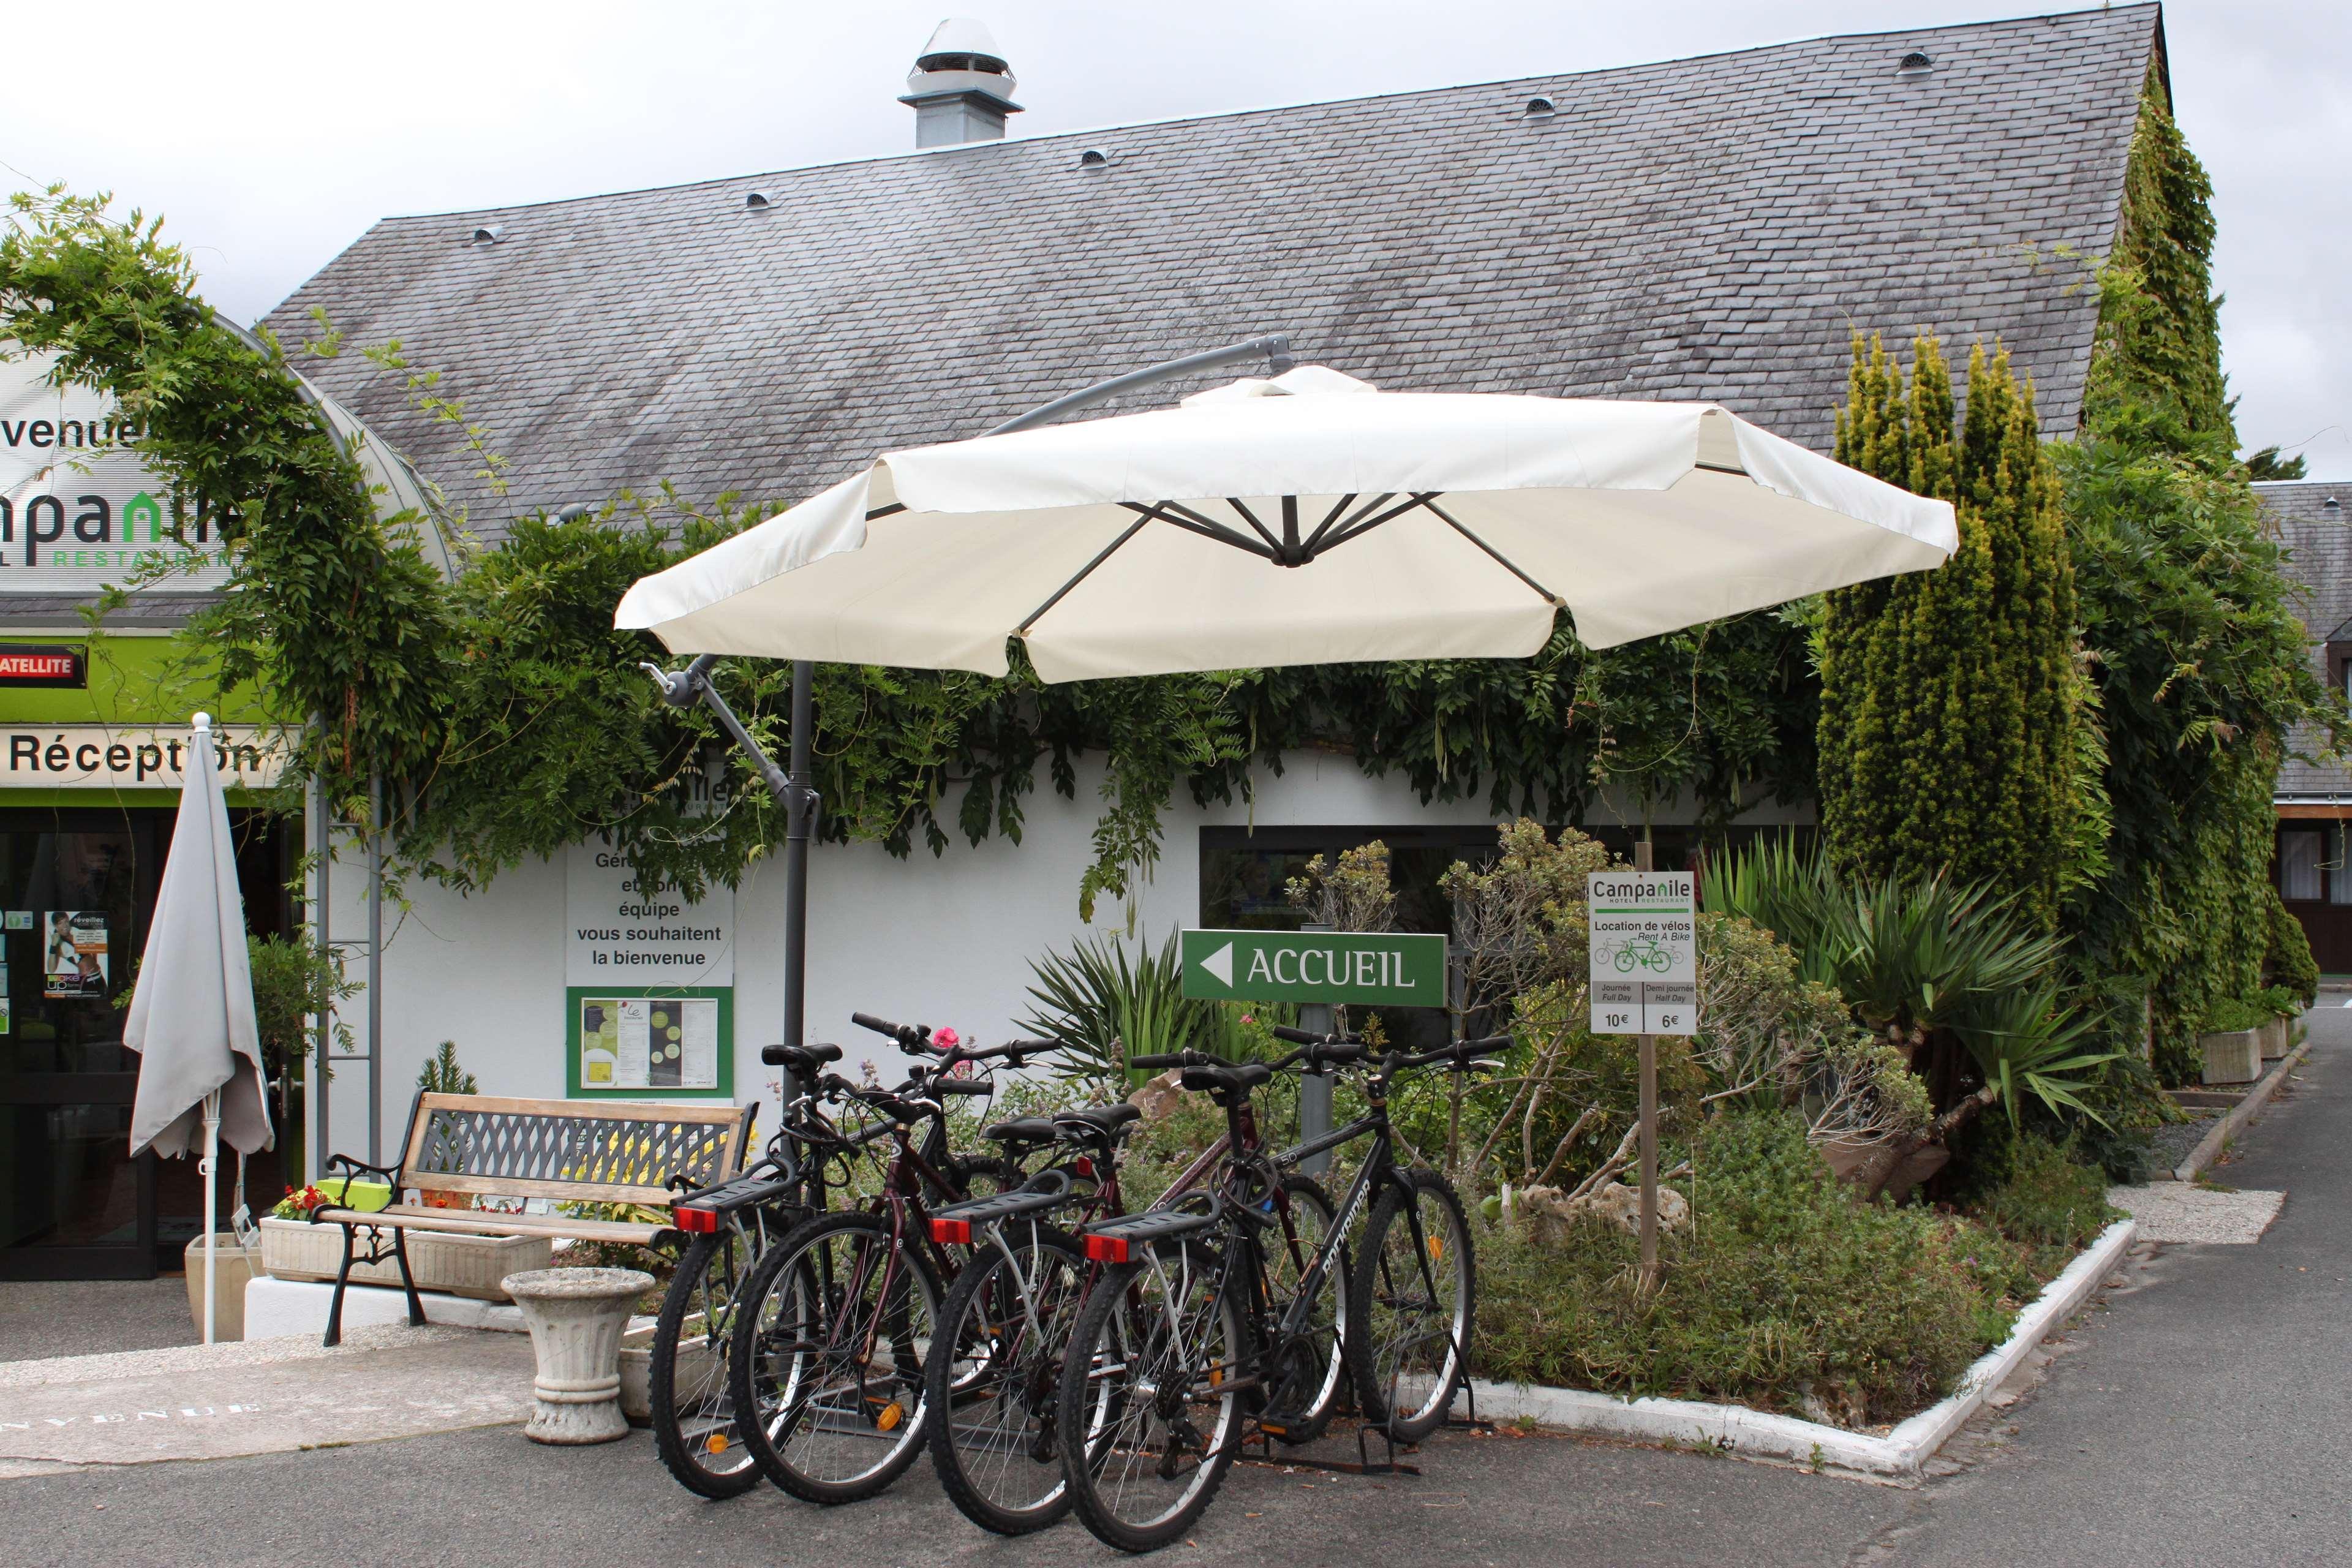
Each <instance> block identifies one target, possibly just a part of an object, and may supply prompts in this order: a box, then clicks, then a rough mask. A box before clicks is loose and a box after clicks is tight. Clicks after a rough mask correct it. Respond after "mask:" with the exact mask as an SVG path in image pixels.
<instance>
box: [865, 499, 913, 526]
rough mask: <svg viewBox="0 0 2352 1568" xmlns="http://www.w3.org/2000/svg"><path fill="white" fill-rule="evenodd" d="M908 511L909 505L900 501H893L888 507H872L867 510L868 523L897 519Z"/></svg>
mask: <svg viewBox="0 0 2352 1568" xmlns="http://www.w3.org/2000/svg"><path fill="white" fill-rule="evenodd" d="M904 510H907V503H906V502H905V501H898V500H894V501H892V502H891V503H890V504H889V505H888V506H877V507H870V508H868V509H867V510H866V521H868V522H872V521H875V520H876V519H877V518H884V517H896V516H898V514H899V513H900V512H902V511H904Z"/></svg>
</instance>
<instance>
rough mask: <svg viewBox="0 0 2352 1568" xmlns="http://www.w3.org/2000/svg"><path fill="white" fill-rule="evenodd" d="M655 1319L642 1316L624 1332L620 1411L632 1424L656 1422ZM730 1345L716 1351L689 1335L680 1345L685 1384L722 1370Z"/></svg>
mask: <svg viewBox="0 0 2352 1568" xmlns="http://www.w3.org/2000/svg"><path fill="white" fill-rule="evenodd" d="M653 1342H654V1321H653V1320H652V1319H651V1318H639V1319H637V1320H635V1322H634V1323H633V1324H632V1325H631V1327H630V1329H629V1331H628V1332H626V1333H625V1334H623V1335H622V1336H621V1414H622V1415H625V1416H627V1417H628V1418H629V1425H630V1426H652V1425H653V1423H654V1381H653V1378H654V1352H653ZM726 1353H727V1347H726V1346H725V1345H720V1346H719V1348H718V1350H717V1351H716V1352H713V1351H712V1350H711V1348H710V1346H709V1344H707V1343H705V1342H703V1341H702V1340H700V1339H688V1340H687V1341H686V1342H683V1343H682V1344H680V1345H679V1346H678V1347H677V1381H678V1384H679V1385H680V1386H681V1387H684V1388H700V1387H706V1386H708V1385H709V1381H710V1379H711V1378H712V1376H713V1375H715V1374H717V1375H723V1374H721V1373H720V1371H719V1361H720V1360H721V1359H722V1358H723V1357H724V1356H725V1355H726Z"/></svg>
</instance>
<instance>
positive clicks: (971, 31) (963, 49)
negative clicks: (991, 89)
mask: <svg viewBox="0 0 2352 1568" xmlns="http://www.w3.org/2000/svg"><path fill="white" fill-rule="evenodd" d="M915 68H916V69H917V70H926V71H934V70H971V71H987V72H989V73H990V74H992V75H994V76H1007V75H1010V74H1011V71H1012V68H1011V67H1010V66H1008V65H1006V64H1005V61H1004V56H1003V54H1002V53H1000V52H999V51H998V49H997V47H996V40H995V39H994V38H993V37H990V36H989V32H988V25H987V24H986V23H984V22H979V21H975V20H973V19H972V18H971V17H970V16H950V17H949V18H948V19H947V20H946V21H944V22H941V23H940V25H939V26H937V27H935V28H933V29H932V31H931V41H930V42H929V43H928V44H925V45H924V46H923V52H922V53H921V54H919V55H917V56H916V57H915Z"/></svg>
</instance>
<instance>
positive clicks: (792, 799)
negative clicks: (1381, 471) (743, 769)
mask: <svg viewBox="0 0 2352 1568" xmlns="http://www.w3.org/2000/svg"><path fill="white" fill-rule="evenodd" d="M1260 355H1264V356H1265V358H1266V359H1268V360H1269V361H1271V362H1272V364H1273V368H1274V372H1275V374H1277V375H1279V374H1282V373H1284V372H1285V371H1287V370H1288V369H1290V368H1291V363H1292V362H1291V357H1290V340H1289V338H1287V337H1286V336H1285V335H1284V334H1282V333H1280V332H1269V333H1266V334H1265V335H1262V336H1259V337H1255V338H1250V339H1248V340H1246V341H1244V342H1238V343H1230V344H1227V345H1226V346H1225V347H1223V348H1221V349H1211V350H1210V351H1209V352H1207V353H1197V354H1187V355H1185V356H1184V357H1183V358H1181V359H1171V360H1167V361H1163V362H1162V363H1159V364H1155V365H1150V366H1147V367H1146V368H1144V369H1142V370H1138V371H1130V372H1129V374H1125V375H1117V376H1113V377H1111V378H1110V379H1109V380H1108V381H1098V382H1097V383H1095V384H1094V385H1092V386H1089V387H1086V388H1084V389H1082V390H1080V391H1077V392H1073V393H1071V394H1070V395H1067V396H1066V397H1057V398H1055V400H1054V401H1053V402H1051V403H1047V404H1045V405H1041V406H1039V407H1036V408H1033V409H1031V410H1030V411H1029V412H1028V413H1026V414H1024V415H1021V416H1019V417H1017V418H1013V419H1008V420H1006V421H1005V422H1004V423H1003V424H1002V425H999V426H996V427H995V428H994V429H992V430H990V431H989V432H988V434H989V435H991V436H1003V435H1006V434H1009V433H1010V432H1012V431H1014V430H1026V429H1028V428H1030V427H1031V426H1037V425H1043V424H1045V423H1046V422H1048V421H1049V420H1052V419H1055V418H1057V417H1059V416H1062V415H1064V414H1067V413H1069V412H1071V411H1073V410H1075V409H1079V408H1089V407H1092V406H1093V405H1096V404H1097V403H1105V402H1108V401H1109V400H1110V399H1111V398H1114V397H1117V396H1118V395H1121V394H1123V393H1128V392H1134V391H1138V390H1139V389H1141V388H1143V387H1147V386H1150V385H1154V384H1157V383H1160V382H1163V381H1173V380H1176V379H1177V378H1179V377H1181V376H1187V375H1194V374H1199V373H1201V372H1202V371H1208V370H1215V369H1217V368H1219V367H1220V366H1223V365H1229V364H1236V363H1242V362H1243V361H1245V360H1253V359H1256V358H1258V357H1259V356H1260ZM1408 504H1411V503H1408ZM1144 521H1146V520H1144V519H1138V520H1137V523H1136V526H1137V527H1138V528H1140V527H1141V526H1142V524H1143V522H1144ZM1170 521H1174V520H1173V519H1171V520H1170ZM1202 521H1208V520H1205V519H1203V520H1202ZM1252 521H1253V522H1254V523H1255V519H1253V520H1252ZM1286 521H1287V522H1289V523H1290V527H1289V529H1288V530H1287V531H1286V533H1287V539H1286V542H1287V543H1288V544H1289V545H1290V548H1291V549H1292V550H1293V551H1294V552H1295V551H1297V549H1298V544H1297V524H1296V521H1295V520H1293V519H1286ZM1379 521H1386V519H1385V518H1383V519H1381V520H1379ZM1210 526H1212V527H1218V526H1221V525H1217V524H1214V523H1211V524H1210ZM1343 526H1344V525H1343ZM1457 526H1459V525H1457ZM1325 527H1326V528H1327V529H1328V527H1329V520H1328V519H1327V520H1326V523H1325ZM1357 531H1361V530H1360V529H1358V530H1357ZM1258 532H1259V533H1260V535H1261V537H1265V538H1267V539H1268V542H1271V536H1270V535H1267V534H1266V533H1265V529H1264V528H1263V527H1259V529H1258ZM1132 533H1133V530H1130V531H1129V534H1130V536H1131V535H1132ZM1237 542H1238V540H1237ZM1114 548H1115V547H1114ZM1311 548H1312V547H1311V545H1310V546H1309V547H1308V549H1309V551H1310V552H1311ZM1104 553H1105V554H1106V555H1108V553H1109V552H1108V551H1107V552H1104ZM1269 558H1272V552H1269ZM1099 563H1100V558H1099V557H1098V558H1097V564H1099ZM1091 569H1092V568H1089V570H1091ZM1514 570H1516V568H1514ZM1080 575H1081V576H1083V575H1084V574H1080ZM1070 585H1071V586H1075V585H1076V584H1075V583H1074V584H1070ZM1067 591H1068V588H1067V587H1065V589H1064V590H1063V592H1065V593H1066V592H1067ZM1060 596H1061V595H1055V597H1056V598H1059V597H1060ZM1047 607H1049V606H1040V607H1039V610H1038V614H1040V615H1042V614H1044V613H1045V608H1047ZM1032 619H1034V616H1033V617H1032ZM717 662H718V656H717V655H716V654H708V653H706V654H702V655H699V656H698V657H697V658H695V659H694V661H693V662H692V663H690V664H688V666H687V667H686V668H684V669H681V670H679V671H677V673H676V674H668V673H665V672H664V671H663V670H662V668H660V667H659V666H658V665H653V664H648V665H646V666H644V668H645V669H646V673H648V674H650V675H651V676H652V677H653V678H654V681H655V683H656V685H658V686H659V687H660V688H661V690H662V700H663V701H665V702H667V703H668V704H669V705H670V706H671V707H673V708H690V707H692V706H693V705H694V704H695V703H696V702H698V701H699V702H700V703H701V704H702V705H703V706H704V707H706V708H708V709H709V710H710V711H711V713H712V714H713V715H714V716H715V717H717V719H718V720H719V724H720V726H721V727H722V728H724V729H725V730H726V731H727V733H728V734H729V735H730V736H731V737H733V739H734V742H735V743H736V744H737V745H738V746H740V747H741V748H742V749H743V754H744V755H745V756H747V757H749V758H751V763H752V766H754V767H755V768H757V769H758V770H759V773H760V777H761V780H762V781H763V782H765V783H766V784H767V786H768V790H769V793H770V794H772V795H774V796H775V797H776V801H777V803H778V804H779V805H782V807H783V808H784V1037H783V1043H784V1044H786V1045H789V1046H798V1045H803V1044H805V1043H806V1034H807V1030H806V1016H807V1003H808V855H809V839H810V836H811V834H812V833H813V832H814V827H815V824H816V813H817V805H818V804H819V802H818V795H817V790H816V783H815V780H814V778H812V777H811V776H810V772H809V763H810V755H809V740H810V734H809V731H810V730H811V729H812V728H813V726H814V704H813V701H812V699H811V696H810V685H811V681H812V678H813V677H814V674H815V671H816V667H815V666H814V664H812V663H810V662H809V661H807V660H806V659H795V660H794V661H793V725H792V753H791V760H790V765H789V766H788V767H786V768H779V767H777V766H776V763H775V760H774V759H773V758H772V757H770V756H769V755H768V753H767V752H766V750H765V749H764V748H762V747H761V744H760V743H759V742H758V741H756V740H754V739H753V738H752V736H751V731H749V730H746V729H745V728H744V727H743V721H742V720H741V719H740V718H738V717H737V716H736V713H735V710H734V709H733V708H731V707H730V706H728V703H727V700H726V699H725V698H723V697H721V696H720V695H719V690H718V689H717V688H716V687H714V686H713V685H711V683H710V668H711V666H712V665H714V664H716V663H717ZM794 1092H795V1091H794V1089H793V1085H792V1082H791V1075H790V1074H789V1073H787V1074H786V1075H785V1082H784V1085H783V1100H784V1103H785V1104H787V1105H789V1104H791V1103H792V1100H793V1095H794Z"/></svg>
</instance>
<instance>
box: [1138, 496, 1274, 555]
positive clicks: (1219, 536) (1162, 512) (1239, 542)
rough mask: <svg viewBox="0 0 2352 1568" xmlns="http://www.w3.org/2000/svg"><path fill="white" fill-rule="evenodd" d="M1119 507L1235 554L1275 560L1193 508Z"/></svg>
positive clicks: (1173, 505) (1164, 503)
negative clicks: (1230, 548)
mask: <svg viewBox="0 0 2352 1568" xmlns="http://www.w3.org/2000/svg"><path fill="white" fill-rule="evenodd" d="M1118 504H1119V505H1121V506H1123V507H1125V508H1126V509H1127V510H1129V511H1131V512H1135V513H1138V514H1139V515H1140V516H1141V517H1142V518H1143V519H1144V520H1145V521H1155V520H1156V521H1160V522H1166V523H1172V524H1174V525H1175V526H1176V527H1178V528H1181V529H1182V530H1183V531H1185V532H1187V533H1197V534H1199V535H1200V536H1201V537H1202V538H1203V539H1213V540H1215V541H1216V542H1218V543H1220V544H1230V545H1232V546H1233V547H1234V549H1235V550H1245V551H1247V552H1249V553H1251V554H1252V555H1260V556H1264V557H1265V559H1266V560H1268V561H1272V560H1275V559H1276V555H1275V552H1273V551H1271V550H1268V549H1267V548H1266V547H1265V545H1263V544H1260V543H1259V542H1257V541H1256V540H1255V539H1252V538H1250V537H1248V536H1247V535H1246V534H1243V533H1237V532H1235V531H1234V530H1232V529H1230V528H1227V527H1226V526H1225V525H1224V524H1223V523H1222V522H1218V521H1215V520H1213V519H1212V518H1205V517H1202V515H1201V514H1200V513H1199V512H1197V511H1194V510H1192V508H1190V507H1188V506H1182V505H1180V504H1178V503H1177V502H1175V501H1172V500H1164V501H1161V502H1160V503H1159V504H1158V505H1157V506H1145V505H1144V504H1143V503H1142V502H1140V501H1131V500H1123V501H1121V502H1119V503H1118Z"/></svg>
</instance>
